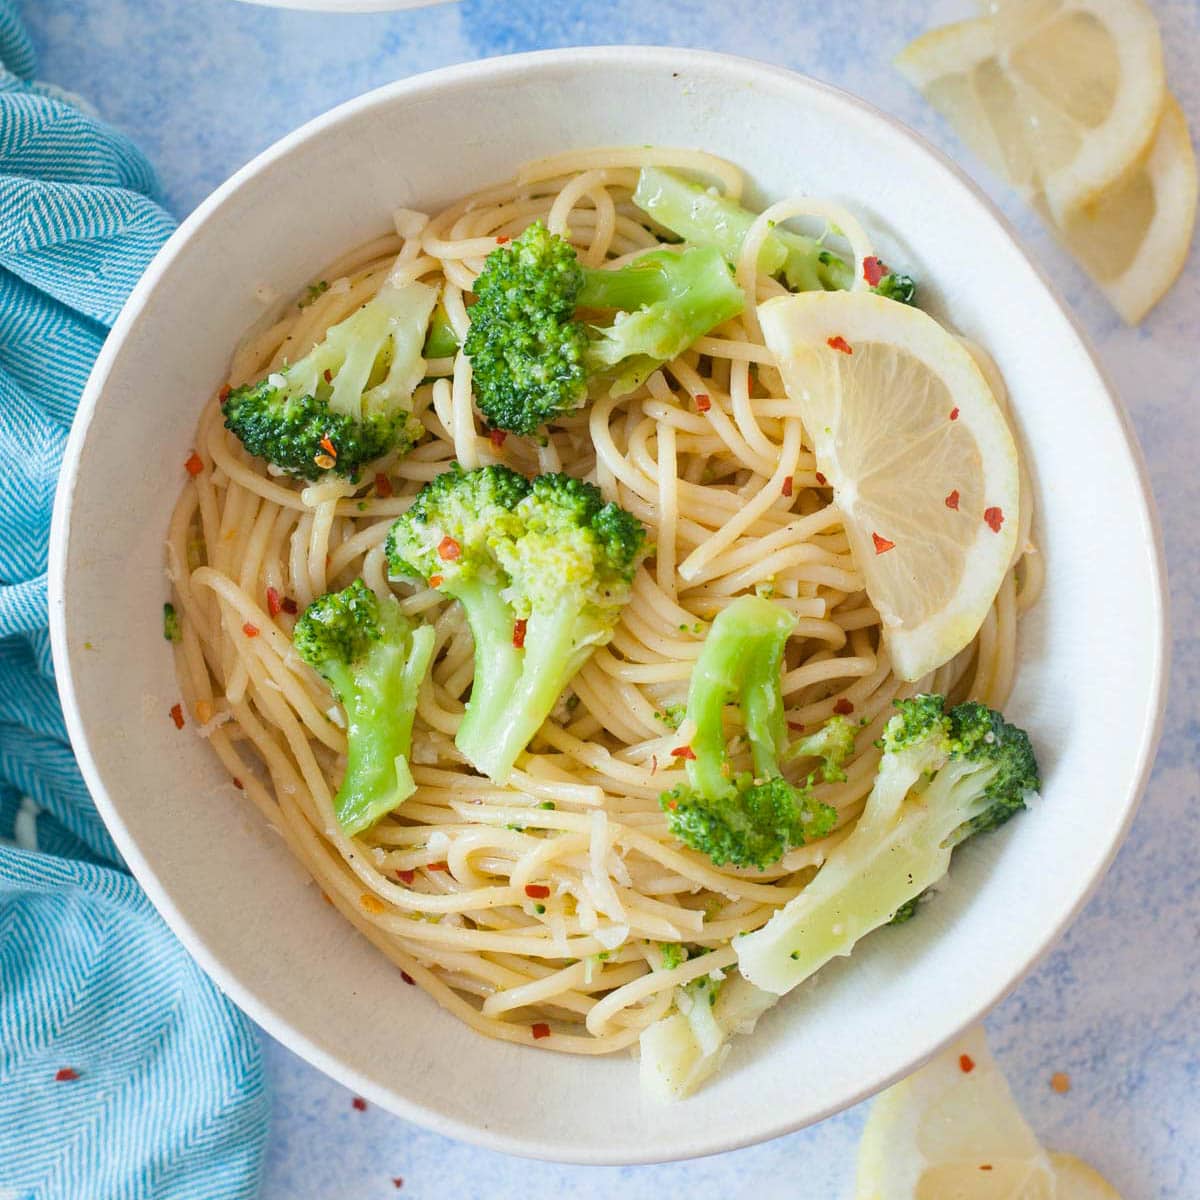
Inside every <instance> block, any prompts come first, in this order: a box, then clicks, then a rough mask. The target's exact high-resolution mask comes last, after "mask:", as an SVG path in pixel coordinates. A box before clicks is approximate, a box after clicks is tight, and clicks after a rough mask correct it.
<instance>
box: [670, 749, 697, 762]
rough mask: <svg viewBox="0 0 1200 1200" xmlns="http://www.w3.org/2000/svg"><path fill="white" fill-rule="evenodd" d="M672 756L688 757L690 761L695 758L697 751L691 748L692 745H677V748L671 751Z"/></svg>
mask: <svg viewBox="0 0 1200 1200" xmlns="http://www.w3.org/2000/svg"><path fill="white" fill-rule="evenodd" d="M671 757H672V758H686V759H687V760H688V761H689V762H690V761H692V760H694V759H695V757H696V752H695V750H693V749H692V748H691V746H676V747H675V749H674V750H672V751H671Z"/></svg>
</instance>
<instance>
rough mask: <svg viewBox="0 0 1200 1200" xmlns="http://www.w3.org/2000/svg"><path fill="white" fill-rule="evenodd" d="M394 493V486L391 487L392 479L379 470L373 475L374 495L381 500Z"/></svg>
mask: <svg viewBox="0 0 1200 1200" xmlns="http://www.w3.org/2000/svg"><path fill="white" fill-rule="evenodd" d="M395 494H396V491H395V488H393V487H392V481H391V480H390V479H389V478H388V477H387V476H386V475H385V474H384V473H383V472H382V471H380V472H379V473H378V474H377V475H376V476H375V495H377V496H378V497H379V498H380V499H381V500H386V499H388V497H389V496H394V495H395Z"/></svg>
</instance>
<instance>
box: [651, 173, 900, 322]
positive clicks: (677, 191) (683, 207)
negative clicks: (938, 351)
mask: <svg viewBox="0 0 1200 1200" xmlns="http://www.w3.org/2000/svg"><path fill="white" fill-rule="evenodd" d="M633 202H634V204H636V205H637V206H638V207H639V208H640V209H641V210H642V211H643V212H645V213H647V214H649V215H650V216H651V217H653V218H654V220H655V221H657V222H658V224H660V225H662V226H664V227H665V228H667V229H669V230H671V232H672V233H675V234H678V235H679V236H680V237H681V238H683V240H684V241H685V242H690V243H693V244H695V245H710V246H715V247H716V248H717V249H718V250H720V252H721V253H722V254H723V255H724V256H725V259H726V261H727V262H729V263H730V264H736V263H737V260H738V257H739V255H740V254H741V250H742V242H743V241H744V240H745V237H746V234H747V233H748V232H749V230H750V226H751V225H752V224H753V223H754V220H755V218H756V217H757V215H758V214H757V213H753V212H751V211H750V210H749V209H746V208H743V207H742V206H741V205H740V204H738V203H737V201H736V200H730V199H728V198H727V197H725V196H722V195H720V193H718V192H716V191H713V190H710V189H708V188H705V187H703V186H701V185H700V184H698V183H693V182H692V181H691V180H688V179H683V178H681V177H680V176H678V175H676V174H674V173H673V172H671V171H664V170H663V169H662V168H661V167H643V168H642V170H641V172H640V173H639V175H638V184H637V189H636V190H635V191H634V193H633ZM868 261H871V260H868ZM876 261H877V260H876ZM758 265H759V270H761V271H764V272H765V273H766V274H768V275H775V276H778V277H779V278H781V279H782V280H783V281H784V283H786V284H787V286H788V287H789V288H790V289H791V290H792V291H793V292H820V291H826V292H832V291H843V290H845V289H847V288H849V287H850V286H851V285H852V284H853V283H854V271H853V269H852V268H851V267H850V266H849V265H848V264H847V263H846V262H845V261H844V260H843V259H842V258H840V257H839V256H838V255H836V254H834V252H833V251H832V250H829V249H827V248H826V247H825V246H824V245H823V244H822V241H821V239H820V238H811V237H806V236H805V235H804V234H802V233H792V232H790V231H789V230H786V229H772V230H771V232H770V233H769V234H767V236H766V238H765V239H764V240H763V245H762V250H761V251H760V252H759V257H758ZM872 290H873V291H876V292H878V293H879V294H880V295H881V296H887V297H888V298H889V299H892V300H900V301H901V302H902V303H905V304H911V303H912V302H913V299H914V297H915V295H916V284H914V283H913V281H912V278H911V277H910V276H908V275H897V274H895V273H894V272H889V273H887V274H884V275H883V276H882V277H881V278H880V279H879V282H878V283H877V284H876V285H875V286H874V288H873V289H872Z"/></svg>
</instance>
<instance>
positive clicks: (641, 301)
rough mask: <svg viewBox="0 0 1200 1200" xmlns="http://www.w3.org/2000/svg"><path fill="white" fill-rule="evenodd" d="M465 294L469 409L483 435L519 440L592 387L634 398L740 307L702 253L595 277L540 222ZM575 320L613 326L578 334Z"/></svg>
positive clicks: (715, 262) (721, 271)
mask: <svg viewBox="0 0 1200 1200" xmlns="http://www.w3.org/2000/svg"><path fill="white" fill-rule="evenodd" d="M475 295H476V302H475V304H474V305H472V307H471V310H470V312H471V328H470V330H469V331H468V333H467V339H466V343H465V349H466V352H467V355H468V357H469V358H470V359H471V367H472V373H473V379H474V386H475V399H476V403H477V404H478V405H479V411H480V412H481V413H483V415H484V417H485V418H486V419H487V421H488V422H489V424H490V425H492V426H493V427H494V428H496V429H506V430H509V431H510V432H512V433H517V434H523V435H528V434H531V433H534V432H535V431H536V430H537V429H538V428H540V427H541V426H542V425H544V424H545V423H546V422H547V421H552V420H554V419H555V418H556V417H559V416H563V415H565V414H569V413H572V412H574V411H575V410H576V409H578V408H580V407H582V406H583V404H584V403H585V402H586V400H587V396H588V381H589V379H591V378H593V377H599V378H602V379H603V380H604V381H606V382H607V383H608V384H609V385H610V388H611V390H612V392H613V394H615V395H624V394H626V393H628V392H631V391H633V390H635V389H636V388H637V387H638V386H639V385H640V384H641V383H642V382H643V380H645V378H646V377H647V376H648V375H649V374H650V373H651V372H652V371H654V370H655V369H656V368H657V367H658V366H659V365H660V364H661V363H664V362H668V361H670V360H671V359H673V358H675V357H677V356H678V355H679V354H681V353H682V352H683V351H684V350H686V349H687V347H688V346H690V345H691V344H692V343H693V342H694V341H695V340H696V339H697V338H698V337H700V336H702V335H703V334H705V333H707V332H708V331H709V330H710V329H712V328H714V327H715V326H717V325H720V324H721V323H722V322H724V321H728V320H729V319H730V318H732V317H735V316H737V315H738V313H740V312H741V311H742V308H743V306H744V297H743V296H742V292H741V289H740V288H738V286H737V284H736V283H735V282H734V281H733V278H732V276H731V274H730V272H729V269H728V267H727V266H726V265H725V263H724V262H723V260H722V258H721V255H720V254H719V253H718V252H716V251H715V250H714V249H712V248H710V247H692V248H690V249H686V250H678V251H677V250H673V249H663V250H654V251H650V252H649V253H646V254H643V255H641V256H640V257H639V258H637V259H635V260H634V261H633V262H631V263H629V264H628V265H626V266H623V267H619V268H616V269H613V270H597V269H592V268H587V267H582V266H580V264H579V262H578V259H577V258H576V255H575V250H574V247H572V246H571V244H570V243H569V242H567V241H566V240H564V239H563V238H561V237H558V236H557V235H555V234H552V233H550V232H549V231H548V230H547V229H546V227H545V226H544V225H542V224H541V222H540V221H539V222H534V224H532V225H530V226H529V228H528V229H526V230H525V232H524V233H523V234H521V236H520V237H519V238H517V239H516V240H515V241H513V242H511V243H509V244H508V245H504V246H500V247H497V248H496V249H495V250H493V251H492V253H491V254H489V255H488V258H487V262H486V263H485V265H484V268H483V271H482V272H481V274H480V275H479V278H478V279H477V280H476V281H475ZM580 310H586V311H588V312H589V313H590V312H615V313H616V317H615V319H614V320H613V321H612V323H611V324H608V325H602V326H597V325H594V324H591V323H587V324H585V323H584V322H583V321H582V320H580V319H579V317H578V313H579V311H580Z"/></svg>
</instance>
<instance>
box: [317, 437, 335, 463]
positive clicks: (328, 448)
mask: <svg viewBox="0 0 1200 1200" xmlns="http://www.w3.org/2000/svg"><path fill="white" fill-rule="evenodd" d="M320 446H321V449H322V450H324V451H325V453H326V454H328V455H329V456H330V457H332V458H337V447H336V446H335V445H334V444H333V442H331V441H330V440H329V434H326V435H325V436H324V437H323V438H322V439H321V441H320Z"/></svg>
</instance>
